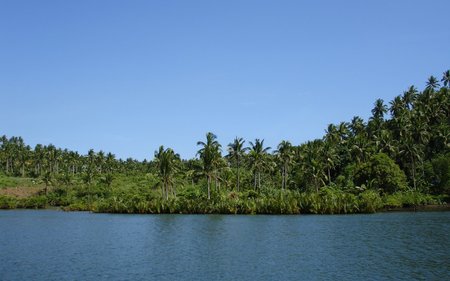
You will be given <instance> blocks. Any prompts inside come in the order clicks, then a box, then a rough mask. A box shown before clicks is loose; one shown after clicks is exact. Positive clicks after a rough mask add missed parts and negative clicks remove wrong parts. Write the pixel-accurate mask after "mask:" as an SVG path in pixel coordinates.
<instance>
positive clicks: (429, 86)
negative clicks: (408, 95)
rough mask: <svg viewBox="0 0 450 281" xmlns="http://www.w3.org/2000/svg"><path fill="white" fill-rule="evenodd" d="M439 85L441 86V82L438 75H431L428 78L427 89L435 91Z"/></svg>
mask: <svg viewBox="0 0 450 281" xmlns="http://www.w3.org/2000/svg"><path fill="white" fill-rule="evenodd" d="M437 87H439V82H438V80H437V78H436V77H434V76H433V75H431V76H430V78H428V81H427V87H426V88H425V90H426V91H431V92H432V91H434V89H436V88H437Z"/></svg>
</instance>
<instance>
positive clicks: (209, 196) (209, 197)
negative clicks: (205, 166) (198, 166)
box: [208, 175, 211, 200]
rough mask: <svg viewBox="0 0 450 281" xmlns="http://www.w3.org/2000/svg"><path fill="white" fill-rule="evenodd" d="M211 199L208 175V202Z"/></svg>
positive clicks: (209, 177)
mask: <svg viewBox="0 0 450 281" xmlns="http://www.w3.org/2000/svg"><path fill="white" fill-rule="evenodd" d="M210 199H211V176H209V175H208V200H210Z"/></svg>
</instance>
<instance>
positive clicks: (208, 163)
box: [197, 132, 221, 200]
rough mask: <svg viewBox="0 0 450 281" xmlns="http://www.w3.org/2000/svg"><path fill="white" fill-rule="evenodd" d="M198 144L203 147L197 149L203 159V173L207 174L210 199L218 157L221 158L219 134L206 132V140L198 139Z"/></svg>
mask: <svg viewBox="0 0 450 281" xmlns="http://www.w3.org/2000/svg"><path fill="white" fill-rule="evenodd" d="M197 145H199V146H201V148H200V149H199V150H198V151H197V155H199V156H200V159H201V160H202V164H203V166H202V169H203V174H204V175H205V176H206V180H207V185H208V200H209V199H211V181H212V178H213V176H214V172H215V169H216V167H215V164H216V163H217V158H220V157H221V155H220V150H221V149H220V148H221V145H220V144H219V142H218V141H217V136H216V135H214V134H213V133H211V132H208V133H207V134H206V142H203V141H198V142H197Z"/></svg>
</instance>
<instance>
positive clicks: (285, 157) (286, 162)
mask: <svg viewBox="0 0 450 281" xmlns="http://www.w3.org/2000/svg"><path fill="white" fill-rule="evenodd" d="M275 154H276V157H277V159H278V162H279V165H280V168H281V189H285V188H286V186H287V180H288V174H289V166H290V165H291V163H292V159H293V149H292V145H291V143H290V142H288V141H285V140H283V141H281V142H280V144H279V145H278V147H277V150H276V151H275Z"/></svg>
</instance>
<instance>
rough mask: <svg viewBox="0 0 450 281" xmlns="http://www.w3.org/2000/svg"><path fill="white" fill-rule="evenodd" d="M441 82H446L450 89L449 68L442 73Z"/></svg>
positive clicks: (445, 84)
mask: <svg viewBox="0 0 450 281" xmlns="http://www.w3.org/2000/svg"><path fill="white" fill-rule="evenodd" d="M441 82H442V83H444V86H445V87H447V88H449V89H450V70H447V71H445V72H444V73H443V74H442V79H441Z"/></svg>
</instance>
